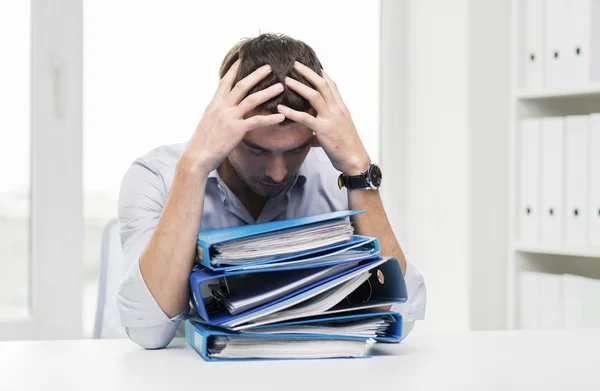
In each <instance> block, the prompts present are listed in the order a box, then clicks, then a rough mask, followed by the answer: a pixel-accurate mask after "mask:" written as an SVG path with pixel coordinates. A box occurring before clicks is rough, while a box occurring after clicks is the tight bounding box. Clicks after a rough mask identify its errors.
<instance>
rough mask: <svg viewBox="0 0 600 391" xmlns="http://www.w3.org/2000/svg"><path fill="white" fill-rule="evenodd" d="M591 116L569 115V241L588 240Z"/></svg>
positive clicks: (574, 243) (571, 243) (570, 243)
mask: <svg viewBox="0 0 600 391" xmlns="http://www.w3.org/2000/svg"><path fill="white" fill-rule="evenodd" d="M588 135H589V116H587V115H577V116H568V117H566V137H565V140H566V151H565V157H566V175H565V181H566V183H565V192H566V209H565V222H566V229H565V242H566V244H567V245H568V246H579V247H583V246H586V244H587V219H588V215H589V213H588V194H589V192H588V189H587V187H588V148H589V138H588Z"/></svg>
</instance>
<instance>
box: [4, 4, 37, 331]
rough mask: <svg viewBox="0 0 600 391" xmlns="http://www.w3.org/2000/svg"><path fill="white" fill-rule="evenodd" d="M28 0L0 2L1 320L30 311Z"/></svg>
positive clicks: (29, 68)
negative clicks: (0, 70)
mask: <svg viewBox="0 0 600 391" xmlns="http://www.w3.org/2000/svg"><path fill="white" fill-rule="evenodd" d="M30 12H31V10H30V4H29V1H18V2H1V3H0V47H1V48H2V51H3V56H2V58H3V60H2V65H1V66H0V67H1V69H2V72H0V86H2V88H0V107H2V115H0V128H1V129H2V131H1V133H0V167H2V181H0V260H1V261H0V320H2V321H8V320H15V319H21V318H24V317H26V316H27V315H28V312H29V301H30V300H29V299H30V286H29V274H30V259H29V253H30V251H29V249H30V231H29V224H30V216H31V213H30V199H31V198H30V189H31V186H30V156H31V155H30V142H31V137H30V113H31V105H30V97H31V94H30V91H31V88H30V87H31V67H30V61H31V54H30V53H31V50H30V39H31V37H30V36H31V21H30V20H31V17H30Z"/></svg>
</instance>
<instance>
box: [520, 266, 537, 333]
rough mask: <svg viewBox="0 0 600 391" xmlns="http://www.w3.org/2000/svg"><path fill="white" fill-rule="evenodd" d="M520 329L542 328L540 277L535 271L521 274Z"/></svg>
mask: <svg viewBox="0 0 600 391" xmlns="http://www.w3.org/2000/svg"><path fill="white" fill-rule="evenodd" d="M519 290H520V296H521V300H519V304H520V307H519V319H520V322H519V323H520V327H521V328H522V329H525V330H531V329H538V328H540V294H539V291H540V275H539V273H538V272H534V271H527V270H525V271H522V272H520V273H519Z"/></svg>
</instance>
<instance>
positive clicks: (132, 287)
mask: <svg viewBox="0 0 600 391" xmlns="http://www.w3.org/2000/svg"><path fill="white" fill-rule="evenodd" d="M117 307H118V308H119V314H120V316H121V325H122V326H123V327H126V328H127V327H153V326H168V327H169V328H170V327H172V326H175V327H174V328H175V329H176V326H177V325H178V324H179V321H181V320H182V319H184V318H185V317H186V315H187V314H188V312H189V307H188V308H186V309H185V310H184V311H183V312H182V313H180V314H178V315H176V316H174V317H172V318H169V317H168V316H167V314H165V313H164V311H163V310H162V309H161V308H160V306H159V305H158V303H157V302H156V300H154V297H153V296H152V293H150V290H149V289H148V287H147V286H146V282H145V281H144V278H143V277H142V273H141V271H140V262H139V257H138V258H136V259H135V261H133V262H132V264H131V266H130V267H129V270H128V271H127V274H126V276H125V279H124V280H123V282H122V283H121V285H120V287H119V290H118V292H117ZM128 332H129V331H128Z"/></svg>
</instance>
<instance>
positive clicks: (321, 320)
mask: <svg viewBox="0 0 600 391" xmlns="http://www.w3.org/2000/svg"><path fill="white" fill-rule="evenodd" d="M375 318H377V320H382V319H383V320H384V323H385V325H383V327H381V326H380V327H379V328H380V331H379V333H378V334H379V335H376V336H370V337H366V336H361V335H349V333H347V332H346V331H344V330H342V331H340V332H339V333H336V327H337V328H339V327H346V328H347V327H352V325H353V324H355V323H356V322H357V321H365V320H366V321H368V320H373V319H375ZM332 322H335V323H336V325H335V326H333V325H332ZM278 326H279V327H282V328H289V327H292V326H300V328H306V327H315V326H320V328H322V329H325V330H321V332H315V333H305V332H299V330H298V329H296V330H295V331H294V332H285V331H283V332H277V331H274V332H273V329H275V330H276V328H274V327H272V326H271V332H269V333H267V332H265V328H262V329H261V328H257V329H256V330H250V331H246V332H243V333H241V332H235V331H231V330H227V329H223V328H219V327H215V326H210V325H207V324H205V323H202V322H194V321H191V320H186V322H185V337H186V340H187V341H188V343H189V345H190V346H192V347H193V348H194V349H195V350H196V351H197V352H198V353H199V354H200V355H201V356H202V357H203V358H204V359H205V360H207V361H228V360H265V359H310V358H342V357H346V358H359V357H364V358H366V357H370V356H369V348H370V346H371V345H372V344H373V343H374V342H377V341H381V342H384V341H387V342H395V341H398V340H400V338H401V335H402V316H401V315H400V314H399V313H397V312H391V311H379V312H362V313H357V314H352V315H340V316H333V317H331V316H323V317H318V318H313V319H309V320H304V321H296V322H288V323H285V324H281V325H278ZM359 328H360V326H359Z"/></svg>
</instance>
